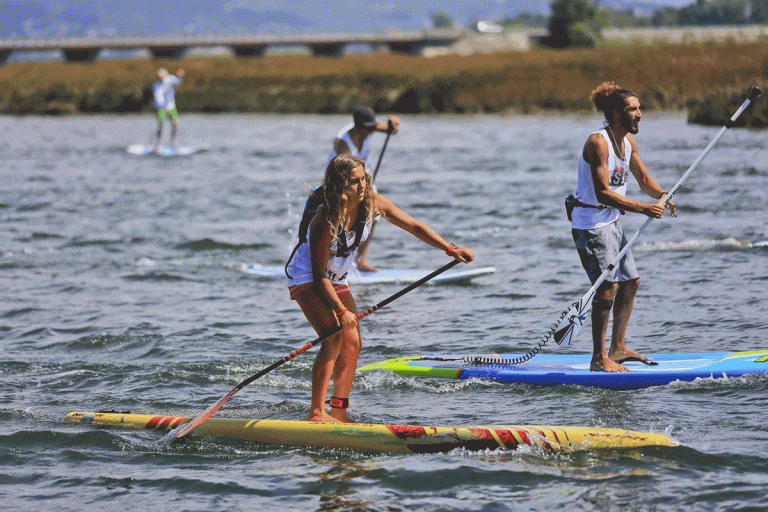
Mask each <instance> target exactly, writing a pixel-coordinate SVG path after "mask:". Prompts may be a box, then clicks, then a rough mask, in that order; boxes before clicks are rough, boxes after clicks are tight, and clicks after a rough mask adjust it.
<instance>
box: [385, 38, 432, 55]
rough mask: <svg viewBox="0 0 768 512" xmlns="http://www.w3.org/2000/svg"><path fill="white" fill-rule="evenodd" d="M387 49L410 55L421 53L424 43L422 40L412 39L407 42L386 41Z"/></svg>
mask: <svg viewBox="0 0 768 512" xmlns="http://www.w3.org/2000/svg"><path fill="white" fill-rule="evenodd" d="M387 46H388V47H389V51H391V52H393V53H407V54H410V55H421V53H422V51H424V47H425V46H426V44H425V43H424V42H423V41H412V42H407V43H387Z"/></svg>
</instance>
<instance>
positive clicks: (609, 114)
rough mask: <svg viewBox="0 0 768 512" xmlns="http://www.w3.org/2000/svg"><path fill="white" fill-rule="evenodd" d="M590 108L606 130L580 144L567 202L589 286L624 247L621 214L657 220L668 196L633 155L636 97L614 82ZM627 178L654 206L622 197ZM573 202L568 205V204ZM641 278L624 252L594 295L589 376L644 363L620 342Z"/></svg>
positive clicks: (672, 209)
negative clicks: (631, 178)
mask: <svg viewBox="0 0 768 512" xmlns="http://www.w3.org/2000/svg"><path fill="white" fill-rule="evenodd" d="M592 101H593V103H594V104H595V107H597V110H598V111H600V112H602V113H603V115H604V116H605V123H604V124H605V125H604V126H603V127H602V128H601V129H599V130H597V131H594V132H592V134H591V135H590V136H589V138H588V139H587V142H586V144H585V145H584V149H583V150H582V154H581V158H580V159H579V165H578V186H577V189H576V196H575V201H572V202H571V205H570V207H571V208H573V211H572V225H571V227H572V234H573V240H574V241H575V243H576V248H577V250H578V252H579V256H580V257H581V263H582V265H583V266H584V269H585V270H586V271H587V275H588V276H589V279H590V281H591V282H592V283H593V284H594V283H595V282H596V281H597V280H598V279H599V278H600V275H601V274H602V273H603V271H605V269H606V268H608V266H609V265H610V264H611V262H613V261H614V260H615V259H616V257H618V255H619V252H620V251H621V250H622V248H623V247H624V246H625V245H626V244H627V238H626V237H625V236H624V228H623V227H622V225H621V220H620V217H621V215H620V214H621V213H624V212H627V211H628V212H635V213H641V214H643V215H647V216H648V217H653V218H661V216H662V215H663V214H664V210H665V209H666V208H667V207H669V208H670V212H671V214H672V215H673V216H675V215H676V213H675V205H674V203H672V202H671V201H670V202H669V203H668V204H667V205H665V200H666V197H667V193H666V192H665V191H664V190H663V189H662V188H661V187H659V185H658V183H656V180H654V179H653V178H652V177H651V175H650V174H649V173H648V170H647V169H646V168H645V165H644V164H643V160H642V159H641V158H640V154H639V153H638V150H637V141H636V140H635V137H634V135H635V134H636V133H638V131H639V123H640V119H641V118H642V113H641V111H640V101H639V100H638V98H637V95H635V93H633V92H632V91H630V90H628V89H624V88H622V87H620V86H618V85H616V84H615V83H613V82H605V83H603V84H601V85H600V86H598V87H597V88H596V89H595V90H594V91H592ZM630 172H631V173H632V175H633V176H634V177H635V180H637V183H638V184H639V185H640V188H641V189H642V190H643V192H645V193H646V194H648V195H649V196H650V197H652V198H653V199H654V200H655V202H651V203H641V202H637V201H633V200H631V199H628V198H627V197H626V193H627V180H628V179H629V174H630ZM569 199H573V198H569ZM639 283H640V275H639V274H638V272H637V267H636V266H635V259H634V257H633V256H632V252H631V251H628V252H627V253H626V255H625V256H624V257H623V258H622V259H621V261H620V262H619V264H618V265H616V267H615V269H613V272H612V274H611V275H609V277H608V278H607V279H606V280H605V281H604V282H603V283H602V284H601V285H600V286H599V287H598V288H597V291H596V292H595V295H594V299H593V300H592V343H593V352H592V361H591V364H590V368H591V369H592V370H594V371H599V370H604V371H608V372H626V371H629V370H628V368H627V367H626V366H624V365H622V364H621V363H622V362H624V361H641V362H646V363H647V362H650V359H649V358H648V357H646V356H643V355H640V354H639V353H637V352H635V351H634V350H630V349H629V348H627V346H626V343H625V336H626V332H627V324H628V323H629V317H630V316H631V315H632V309H633V306H634V301H635V295H636V294H637V289H638V285H639ZM611 311H613V329H612V333H611V347H610V351H609V352H608V353H607V354H606V351H605V344H606V331H607V328H608V321H609V318H610V315H611Z"/></svg>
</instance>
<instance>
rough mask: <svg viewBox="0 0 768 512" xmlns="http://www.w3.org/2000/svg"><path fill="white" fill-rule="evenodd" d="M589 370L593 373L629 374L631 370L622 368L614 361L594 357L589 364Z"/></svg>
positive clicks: (604, 357)
mask: <svg viewBox="0 0 768 512" xmlns="http://www.w3.org/2000/svg"><path fill="white" fill-rule="evenodd" d="M589 369H590V370H591V371H593V372H628V371H629V368H627V367H626V366H622V365H620V364H619V363H617V362H616V361H614V360H613V359H611V358H609V357H606V356H603V357H599V356H598V357H592V361H591V362H590V363H589Z"/></svg>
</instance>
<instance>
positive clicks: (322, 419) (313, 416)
mask: <svg viewBox="0 0 768 512" xmlns="http://www.w3.org/2000/svg"><path fill="white" fill-rule="evenodd" d="M307 421H312V422H315V423H341V421H340V420H337V419H336V418H334V417H333V416H331V415H330V414H328V413H327V412H325V411H311V412H310V413H309V416H307Z"/></svg>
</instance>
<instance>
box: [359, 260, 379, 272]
mask: <svg viewBox="0 0 768 512" xmlns="http://www.w3.org/2000/svg"><path fill="white" fill-rule="evenodd" d="M356 263H357V270H359V271H360V272H378V271H379V269H378V268H377V267H374V266H373V265H369V264H368V262H366V261H365V260H362V259H360V260H357V262H356Z"/></svg>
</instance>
